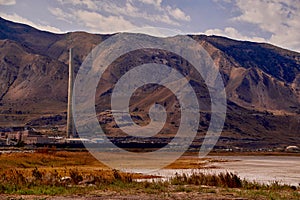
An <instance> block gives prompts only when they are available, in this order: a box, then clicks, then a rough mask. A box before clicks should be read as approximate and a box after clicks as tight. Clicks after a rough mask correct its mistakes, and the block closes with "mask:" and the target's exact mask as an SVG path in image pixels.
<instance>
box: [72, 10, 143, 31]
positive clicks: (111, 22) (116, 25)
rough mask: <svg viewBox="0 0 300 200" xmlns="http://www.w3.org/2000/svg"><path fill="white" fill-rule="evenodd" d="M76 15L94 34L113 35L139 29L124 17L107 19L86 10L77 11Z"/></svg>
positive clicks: (109, 17)
mask: <svg viewBox="0 0 300 200" xmlns="http://www.w3.org/2000/svg"><path fill="white" fill-rule="evenodd" d="M74 15H75V16H77V18H78V19H79V21H80V22H81V23H83V24H84V25H85V26H86V27H88V28H89V29H90V31H92V32H102V33H113V32H119V31H125V30H128V29H134V28H137V27H136V26H134V25H133V24H132V23H131V22H129V21H127V20H125V19H124V18H123V17H122V16H108V17H106V16H103V15H101V14H99V13H96V12H89V11H86V10H76V11H75V12H74Z"/></svg>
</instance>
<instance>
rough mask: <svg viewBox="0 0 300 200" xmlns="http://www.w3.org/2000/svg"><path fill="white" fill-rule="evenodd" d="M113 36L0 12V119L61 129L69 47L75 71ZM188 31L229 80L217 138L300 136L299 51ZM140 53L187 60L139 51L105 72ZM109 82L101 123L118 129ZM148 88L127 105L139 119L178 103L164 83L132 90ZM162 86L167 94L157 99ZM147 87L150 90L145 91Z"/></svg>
mask: <svg viewBox="0 0 300 200" xmlns="http://www.w3.org/2000/svg"><path fill="white" fill-rule="evenodd" d="M110 36H111V35H108V34H106V35H103V34H90V33H86V32H69V33H64V34H54V33H50V32H45V31H40V30H37V29H35V28H33V27H30V26H28V25H25V24H20V23H15V22H11V21H8V20H5V19H3V18H0V127H15V126H30V127H34V128H36V129H39V130H41V131H42V132H43V133H45V134H56V133H57V132H53V128H56V129H55V130H57V128H58V130H61V131H62V132H61V134H63V131H65V127H66V108H67V93H68V92H67V88H68V55H69V54H68V51H69V49H70V48H73V51H74V55H75V56H74V65H75V74H76V73H77V71H78V69H79V67H80V65H81V64H82V62H83V61H84V59H85V58H86V56H87V55H88V53H89V52H90V51H91V50H92V49H93V48H94V47H95V46H96V45H98V44H99V43H101V42H102V41H104V40H105V39H107V38H109V37H110ZM188 36H189V37H191V38H193V39H194V40H195V41H197V42H198V43H199V45H201V46H202V47H203V48H204V49H205V50H206V51H207V52H208V53H209V55H210V56H211V58H212V59H213V61H214V63H215V65H216V66H218V67H219V69H220V73H221V75H222V78H223V81H224V84H225V89H226V95H227V103H228V105H227V116H226V120H225V125H224V129H223V132H222V135H221V137H220V139H219V142H218V146H220V147H223V148H246V149H259V148H277V147H278V148H280V147H285V146H288V145H298V144H300V137H299V136H300V53H298V52H293V51H290V50H287V49H282V48H280V47H276V46H274V45H271V44H266V43H255V42H249V41H237V40H233V39H229V38H226V37H220V36H206V35H188ZM141 58H143V60H144V62H149V61H151V62H156V63H162V64H164V62H165V60H167V61H168V62H169V63H168V64H169V65H170V66H174V67H177V68H180V67H181V68H184V67H186V66H188V65H189V64H188V63H186V62H185V61H184V60H181V58H179V57H176V55H173V54H172V53H170V52H165V51H155V52H154V51H153V52H151V51H150V52H149V51H147V52H145V51H139V52H133V53H129V54H128V55H125V56H122V57H120V58H118V60H117V61H116V62H114V63H113V66H112V68H111V69H112V70H111V71H110V72H108V74H107V76H108V77H110V78H112V79H117V78H118V77H120V76H121V75H122V74H124V72H123V71H124V70H125V69H126V66H128V65H129V64H130V65H133V66H137V65H139V64H142V63H141V61H140V60H141ZM99 84H101V81H100V83H99ZM192 84H193V86H194V87H195V88H196V90H198V93H202V94H204V96H206V97H207V95H206V93H207V92H205V91H207V88H206V86H205V85H204V83H203V81H202V80H201V79H197V80H196V79H193V82H192ZM112 87H113V85H112V84H106V85H105V84H102V85H101V87H98V89H97V93H96V111H97V113H98V114H99V122H100V124H101V125H102V126H105V129H106V130H108V131H109V133H110V134H111V136H114V137H117V135H118V131H117V130H118V127H116V125H115V123H114V121H113V119H112V118H111V117H110V116H111V115H110V114H109V113H107V110H108V109H109V108H110V107H109V105H108V102H109V101H108V98H110V94H111V91H112ZM155 91H156V93H157V95H155V94H156V93H154V92H155ZM143 92H144V93H145V94H144V95H146V96H143V98H142V97H140V98H138V97H137V98H136V99H133V100H132V102H131V107H130V109H131V112H132V117H133V119H134V121H136V122H137V123H139V124H145V123H147V120H149V119H148V118H147V114H145V113H139V111H141V110H147V108H148V107H149V106H150V104H151V102H152V103H153V101H154V100H155V101H160V103H161V104H163V105H165V106H166V107H167V110H168V109H169V110H172V109H174V108H176V98H174V97H173V96H172V94H171V93H170V92H168V91H167V89H166V88H158V86H145V87H143V88H141V90H137V91H136V93H135V94H136V96H139V95H140V96H142V95H143ZM159 93H163V94H165V98H164V99H163V100H158V99H155V97H156V96H160V95H159ZM169 93H170V94H169ZM153 94H154V95H153ZM147 95H148V96H149V95H150V96H152V98H145V97H147ZM100 97H101V98H100ZM206 103H207V105H208V104H209V101H206ZM206 103H204V104H205V105H206ZM143 106H144V108H143V109H142V108H141V107H143ZM147 106H148V107H147ZM208 108H209V105H208ZM175 110H176V109H175ZM207 110H209V109H207ZM207 110H205V109H204V110H203V111H202V113H201V122H200V125H199V138H201V137H203V134H204V132H205V130H207V126H208V123H209V119H210V113H209V111H207ZM101 113H102V114H101ZM169 113H173V112H169ZM169 117H170V119H169V121H168V123H169V124H168V125H166V126H165V127H164V129H165V131H162V132H161V135H160V136H162V137H167V136H166V135H167V134H166V133H167V132H168V131H170V130H176V129H177V128H178V127H177V121H176V119H177V116H176V115H172V114H170V116H169Z"/></svg>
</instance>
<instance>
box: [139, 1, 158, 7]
mask: <svg viewBox="0 0 300 200" xmlns="http://www.w3.org/2000/svg"><path fill="white" fill-rule="evenodd" d="M137 1H139V2H142V3H144V4H149V5H154V6H155V7H156V8H160V7H161V2H162V0H137Z"/></svg>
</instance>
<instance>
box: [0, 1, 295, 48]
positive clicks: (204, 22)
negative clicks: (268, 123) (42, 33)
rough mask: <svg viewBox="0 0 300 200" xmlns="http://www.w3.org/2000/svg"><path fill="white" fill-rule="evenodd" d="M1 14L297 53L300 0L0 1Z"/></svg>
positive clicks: (42, 23)
mask: <svg viewBox="0 0 300 200" xmlns="http://www.w3.org/2000/svg"><path fill="white" fill-rule="evenodd" d="M0 16H1V17H3V18H5V19H8V20H12V21H16V22H22V23H26V24H29V25H31V26H34V27H36V28H38V29H41V30H47V31H51V32H57V33H61V32H69V31H87V32H93V33H112V32H122V31H130V30H134V29H145V27H162V28H166V29H170V30H175V31H176V32H179V33H184V34H187V33H193V34H207V35H222V36H227V37H230V38H233V39H239V40H250V41H257V42H268V43H272V44H275V45H277V46H280V47H284V48H288V49H291V50H294V51H298V52H300V0H99V1H93V0H84V1H82V0H51V1H49V0H0Z"/></svg>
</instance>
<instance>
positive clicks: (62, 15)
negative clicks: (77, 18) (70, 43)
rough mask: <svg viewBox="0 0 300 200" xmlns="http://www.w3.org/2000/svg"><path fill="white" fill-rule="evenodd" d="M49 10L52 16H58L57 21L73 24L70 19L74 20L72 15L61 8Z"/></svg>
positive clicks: (50, 8)
mask: <svg viewBox="0 0 300 200" xmlns="http://www.w3.org/2000/svg"><path fill="white" fill-rule="evenodd" d="M48 10H49V11H50V13H51V14H53V15H54V16H56V18H57V19H59V20H62V21H66V22H69V23H71V21H70V19H72V18H73V15H72V14H70V13H67V12H66V11H64V10H62V9H60V8H52V7H49V8H48Z"/></svg>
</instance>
